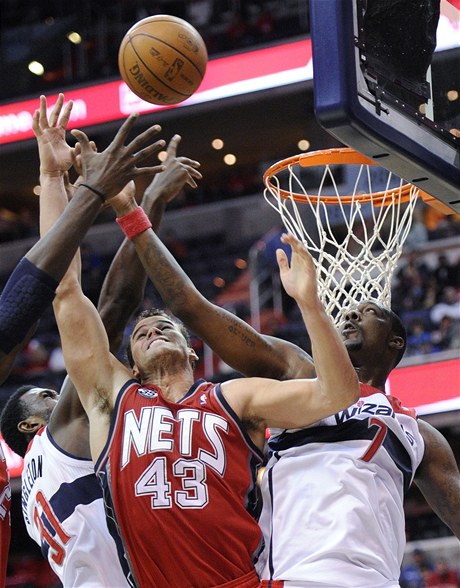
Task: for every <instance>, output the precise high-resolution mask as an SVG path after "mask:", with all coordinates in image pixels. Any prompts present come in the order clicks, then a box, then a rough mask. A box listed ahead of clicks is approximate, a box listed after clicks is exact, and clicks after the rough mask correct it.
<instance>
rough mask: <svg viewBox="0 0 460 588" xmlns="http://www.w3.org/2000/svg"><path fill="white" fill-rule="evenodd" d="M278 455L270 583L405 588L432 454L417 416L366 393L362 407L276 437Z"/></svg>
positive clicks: (270, 503)
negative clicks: (418, 502) (410, 515)
mask: <svg viewBox="0 0 460 588" xmlns="http://www.w3.org/2000/svg"><path fill="white" fill-rule="evenodd" d="M269 446H270V450H271V455H270V459H269V462H268V465H267V467H266V470H265V473H264V477H263V482H262V496H263V509H262V513H261V517H260V525H261V527H262V531H263V534H264V540H265V548H264V551H263V553H262V556H261V558H260V560H259V562H258V566H257V568H258V572H259V575H260V577H261V579H263V580H284V581H285V585H286V586H292V587H299V588H300V587H306V588H325V587H326V586H327V587H329V588H331V587H334V588H345V587H346V588H390V587H391V588H393V587H397V586H399V582H398V580H399V575H400V566H401V562H402V558H403V554H404V547H405V542H406V538H405V519H404V510H403V497H404V493H405V491H406V490H407V489H408V488H409V485H410V484H411V482H412V479H413V476H414V473H415V470H416V469H417V467H418V465H419V464H420V461H421V459H422V457H423V452H424V442H423V438H422V436H421V434H420V432H419V429H418V425H417V421H416V418H415V412H414V411H413V410H408V409H405V408H403V407H401V403H400V402H399V400H398V399H396V398H393V397H391V396H387V395H385V394H384V393H383V392H380V391H379V390H376V389H375V388H372V387H371V386H367V385H364V384H361V397H360V398H359V400H358V402H356V404H353V405H351V406H350V407H348V408H347V409H346V410H344V411H342V412H339V413H337V414H335V415H333V416H331V417H328V418H326V419H323V420H321V421H319V422H318V423H315V424H314V425H312V426H310V427H307V428H304V429H299V430H290V431H285V430H279V429H277V430H272V431H271V438H270V441H269Z"/></svg>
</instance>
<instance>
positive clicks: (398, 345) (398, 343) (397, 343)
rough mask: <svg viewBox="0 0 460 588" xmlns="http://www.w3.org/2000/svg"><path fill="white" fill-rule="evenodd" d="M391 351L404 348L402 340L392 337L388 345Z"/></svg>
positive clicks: (398, 337) (397, 336) (395, 336)
mask: <svg viewBox="0 0 460 588" xmlns="http://www.w3.org/2000/svg"><path fill="white" fill-rule="evenodd" d="M389 345H390V347H391V349H396V350H399V349H402V348H403V347H404V339H403V338H402V337H400V336H399V335H393V336H392V337H391V339H390V343H389Z"/></svg>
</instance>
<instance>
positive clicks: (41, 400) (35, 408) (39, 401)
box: [21, 388, 59, 424]
mask: <svg viewBox="0 0 460 588" xmlns="http://www.w3.org/2000/svg"><path fill="white" fill-rule="evenodd" d="M58 400H59V394H58V393H57V392H56V391H55V390H50V389H49V388H32V389H31V390H28V391H27V392H26V393H25V394H23V396H22V398H21V401H22V402H26V403H27V405H28V407H29V410H30V411H31V414H33V415H35V416H36V417H37V418H38V419H40V421H41V422H42V424H47V423H48V421H49V418H50V416H51V413H52V412H53V410H54V408H55V406H56V404H57V402H58Z"/></svg>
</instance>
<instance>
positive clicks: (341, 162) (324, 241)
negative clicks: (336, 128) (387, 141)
mask: <svg viewBox="0 0 460 588" xmlns="http://www.w3.org/2000/svg"><path fill="white" fill-rule="evenodd" d="M333 166H339V167H338V168H337V167H335V168H334V167H333ZM311 168H318V169H315V170H314V171H315V172H316V175H315V173H312V169H311ZM344 170H346V173H345V175H346V176H347V181H345V182H344V180H343V178H341V177H340V176H341V175H344V174H343V172H344ZM309 173H310V175H309ZM263 180H264V184H265V186H266V187H265V190H264V198H265V199H266V200H267V202H268V203H269V204H270V206H272V207H273V208H274V209H275V210H277V211H278V213H279V214H280V216H281V219H282V220H283V223H284V226H285V228H286V230H287V231H289V232H291V233H293V234H294V235H296V236H297V237H298V238H299V239H300V240H301V241H303V243H304V244H305V245H306V247H307V248H308V250H309V251H310V253H311V254H312V256H313V259H314V261H315V265H316V268H317V275H318V293H319V296H320V299H321V301H322V302H323V304H324V306H325V308H326V312H327V313H328V314H329V316H331V318H332V319H333V320H334V322H335V323H336V324H339V323H340V321H341V315H342V311H343V309H344V308H347V307H349V306H352V305H355V304H356V303H359V302H360V301H362V300H369V299H373V300H378V301H379V302H380V303H382V304H383V305H385V306H386V307H387V308H390V304H391V278H392V275H393V273H394V271H395V269H396V264H397V261H398V259H399V257H400V255H401V252H402V247H403V244H404V241H405V239H406V237H407V235H408V233H409V230H410V227H411V223H412V217H413V212H414V209H415V205H416V202H417V199H418V197H419V195H420V192H421V191H420V190H419V188H417V187H416V186H413V185H411V184H407V183H404V181H403V180H402V179H400V178H399V177H397V176H395V175H394V174H392V172H388V171H387V170H385V169H384V168H382V167H381V166H380V165H379V164H378V163H376V162H375V161H373V160H371V159H368V158H367V157H365V156H363V155H361V154H360V153H358V152H357V151H355V150H354V149H350V148H342V149H327V150H322V151H316V152H312V153H306V154H300V155H296V156H293V157H290V158H287V159H284V160H282V161H279V162H278V163H276V164H274V165H272V166H271V167H270V168H269V169H267V171H266V172H265V173H264V176H263ZM309 182H315V185H316V186H317V185H318V182H319V188H317V189H315V193H310V192H309V191H308V189H307V186H308V184H309ZM344 184H345V188H344ZM339 188H340V189H341V190H342V191H344V192H345V193H344V194H340V193H339ZM427 197H428V198H430V197H429V196H428V195H427ZM301 204H304V205H305V206H300V205H301Z"/></svg>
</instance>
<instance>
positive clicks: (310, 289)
mask: <svg viewBox="0 0 460 588" xmlns="http://www.w3.org/2000/svg"><path fill="white" fill-rule="evenodd" d="M281 241H282V243H285V244H287V245H290V247H291V250H292V257H291V264H290V265H289V261H288V258H287V255H286V252H285V251H283V250H282V249H277V250H276V260H277V262H278V267H279V270H280V278H281V282H282V284H283V287H284V289H285V290H286V292H287V294H289V296H292V298H294V299H295V300H296V301H297V302H301V301H302V302H304V303H308V302H309V301H317V299H318V289H317V288H318V286H317V279H316V268H315V264H314V261H313V258H312V256H311V255H310V253H309V252H308V250H307V248H306V247H305V245H303V244H302V243H301V242H300V241H299V240H298V239H297V237H295V236H294V235H292V234H283V235H282V236H281Z"/></svg>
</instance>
